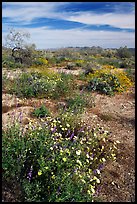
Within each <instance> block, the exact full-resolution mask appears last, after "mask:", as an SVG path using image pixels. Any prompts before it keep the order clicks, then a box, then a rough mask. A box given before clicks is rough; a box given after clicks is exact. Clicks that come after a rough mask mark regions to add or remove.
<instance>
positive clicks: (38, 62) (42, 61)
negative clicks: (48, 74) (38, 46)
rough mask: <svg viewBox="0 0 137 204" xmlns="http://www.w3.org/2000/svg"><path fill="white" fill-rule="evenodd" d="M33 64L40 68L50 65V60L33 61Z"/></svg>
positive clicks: (39, 59)
mask: <svg viewBox="0 0 137 204" xmlns="http://www.w3.org/2000/svg"><path fill="white" fill-rule="evenodd" d="M33 64H34V65H38V66H42V65H48V60H46V59H44V58H38V59H37V58H36V59H35V60H34V61H33Z"/></svg>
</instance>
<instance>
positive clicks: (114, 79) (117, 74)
mask: <svg viewBox="0 0 137 204" xmlns="http://www.w3.org/2000/svg"><path fill="white" fill-rule="evenodd" d="M108 67H109V69H108ZM87 80H88V89H89V90H97V91H100V92H101V93H105V94H108V95H114V93H116V92H123V91H125V90H127V89H128V88H129V87H131V86H132V82H131V80H130V79H129V78H128V77H127V76H126V73H124V71H121V70H118V69H116V68H114V67H113V66H105V68H103V69H100V70H96V71H95V72H94V73H90V74H89V75H88V76H87Z"/></svg>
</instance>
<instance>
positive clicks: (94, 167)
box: [2, 112, 116, 202]
mask: <svg viewBox="0 0 137 204" xmlns="http://www.w3.org/2000/svg"><path fill="white" fill-rule="evenodd" d="M74 118H75V114H73V113H69V112H68V113H67V112H66V113H65V114H64V115H60V116H58V117H57V118H51V117H45V118H44V119H41V122H40V123H34V122H33V121H31V123H30V124H29V126H28V129H27V131H25V132H24V131H23V132H22V129H20V126H19V125H18V124H17V123H15V124H14V125H13V126H11V127H9V128H8V129H7V130H5V131H3V145H2V152H3V157H2V160H3V161H2V162H3V166H2V167H3V170H4V175H3V177H4V178H5V179H9V180H13V179H17V181H18V182H19V183H20V184H21V185H22V189H23V192H24V193H23V196H24V200H23V201H24V202H25V201H29V202H32V201H33V202H57V201H58V202H75V201H79V202H82V201H89V202H90V201H94V195H95V192H96V188H97V186H98V184H99V183H100V176H101V170H102V167H103V165H104V164H105V162H106V161H107V160H109V159H115V158H116V154H115V153H116V152H115V148H116V144H114V143H113V142H111V143H110V142H109V133H108V132H106V131H103V132H102V130H99V129H92V128H91V127H87V126H86V125H84V124H83V123H82V122H78V121H74Z"/></svg>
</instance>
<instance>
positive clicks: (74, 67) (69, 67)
mask: <svg viewBox="0 0 137 204" xmlns="http://www.w3.org/2000/svg"><path fill="white" fill-rule="evenodd" d="M65 69H68V70H75V69H76V64H75V63H74V62H69V63H68V64H67V65H66V67H65Z"/></svg>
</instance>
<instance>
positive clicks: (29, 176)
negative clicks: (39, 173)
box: [27, 166, 33, 182]
mask: <svg viewBox="0 0 137 204" xmlns="http://www.w3.org/2000/svg"><path fill="white" fill-rule="evenodd" d="M32 171H33V166H31V167H30V171H29V173H28V175H27V179H28V180H29V182H30V181H31V179H32Z"/></svg>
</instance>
